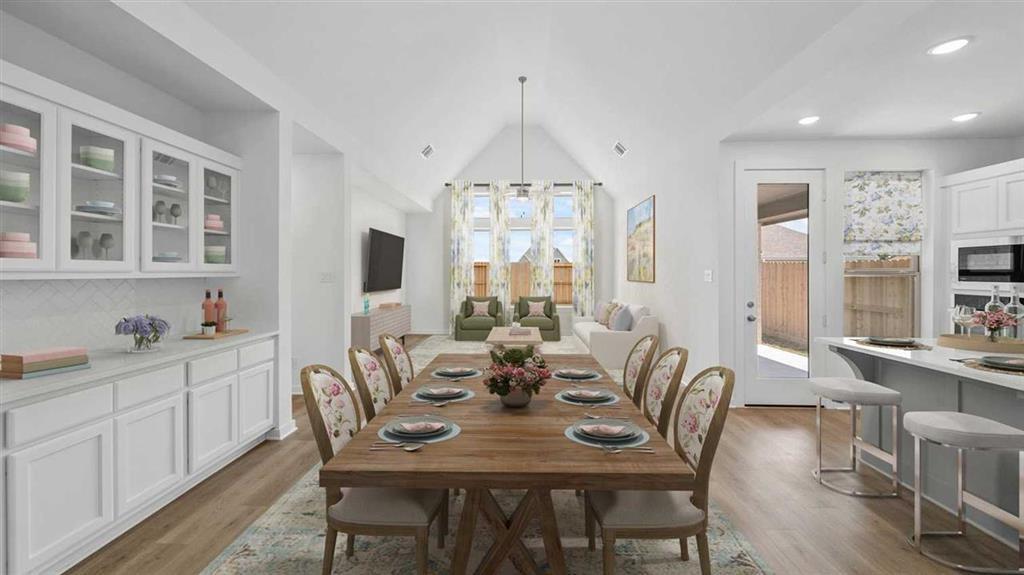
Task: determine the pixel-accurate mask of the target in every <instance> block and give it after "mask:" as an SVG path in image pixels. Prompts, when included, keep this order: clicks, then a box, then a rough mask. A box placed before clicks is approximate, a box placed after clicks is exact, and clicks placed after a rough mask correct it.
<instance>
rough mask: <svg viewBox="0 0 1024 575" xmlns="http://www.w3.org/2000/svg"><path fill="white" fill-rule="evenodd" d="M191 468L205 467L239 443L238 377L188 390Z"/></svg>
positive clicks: (189, 458)
mask: <svg viewBox="0 0 1024 575" xmlns="http://www.w3.org/2000/svg"><path fill="white" fill-rule="evenodd" d="M188 404H189V410H188V428H189V442H188V467H189V470H190V471H193V472H195V471H197V470H199V469H202V468H203V466H205V465H207V464H208V463H210V462H211V461H214V460H215V459H217V457H218V456H220V455H223V454H224V453H227V452H228V451H231V448H233V447H234V446H235V444H237V443H238V376H237V375H232V376H229V377H225V378H223V379H219V380H217V381H214V382H213V383H208V384H206V385H203V386H201V387H199V388H198V389H194V390H192V391H190V392H189V397H188Z"/></svg>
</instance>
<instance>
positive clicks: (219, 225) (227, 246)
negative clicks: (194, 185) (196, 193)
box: [200, 160, 240, 272]
mask: <svg viewBox="0 0 1024 575" xmlns="http://www.w3.org/2000/svg"><path fill="white" fill-rule="evenodd" d="M201 177H202V186H203V203H202V206H203V218H202V220H203V221H202V225H203V234H202V237H203V242H202V253H201V254H200V255H201V257H202V260H201V261H202V269H204V270H207V271H218V272H226V271H236V270H237V269H238V224H239V220H238V204H239V197H240V196H239V189H238V187H239V178H238V170H234V169H232V168H229V167H227V166H224V165H221V164H218V163H216V162H211V161H206V160H204V161H203V162H202V170H201Z"/></svg>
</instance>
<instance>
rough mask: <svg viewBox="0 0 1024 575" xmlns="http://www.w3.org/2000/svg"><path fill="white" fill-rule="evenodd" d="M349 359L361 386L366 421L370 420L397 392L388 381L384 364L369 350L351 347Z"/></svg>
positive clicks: (357, 381) (360, 393)
mask: <svg viewBox="0 0 1024 575" xmlns="http://www.w3.org/2000/svg"><path fill="white" fill-rule="evenodd" d="M348 360H349V363H350V364H351V365H352V375H353V376H355V378H356V386H357V387H358V388H359V397H360V398H361V399H362V401H363V413H365V414H366V421H370V420H372V419H373V418H374V417H376V416H377V413H378V412H379V411H380V410H382V409H384V406H385V405H387V404H388V403H389V402H390V401H391V398H393V397H394V396H395V394H394V392H393V391H392V388H391V384H390V383H389V382H388V376H387V373H386V372H385V371H384V365H383V364H382V363H381V361H380V360H379V359H377V356H375V355H373V353H371V352H370V351H369V350H366V349H363V348H361V347H350V348H348Z"/></svg>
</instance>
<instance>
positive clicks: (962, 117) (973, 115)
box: [953, 112, 981, 122]
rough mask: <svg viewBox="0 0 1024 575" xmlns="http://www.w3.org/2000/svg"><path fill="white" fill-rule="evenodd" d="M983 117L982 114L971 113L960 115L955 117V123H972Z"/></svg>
mask: <svg viewBox="0 0 1024 575" xmlns="http://www.w3.org/2000/svg"><path fill="white" fill-rule="evenodd" d="M980 115H981V112H969V113H967V114H960V115H959V116H953V121H954V122H970V121H971V120H973V119H975V118H977V117H978V116H980Z"/></svg>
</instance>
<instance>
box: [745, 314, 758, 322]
mask: <svg viewBox="0 0 1024 575" xmlns="http://www.w3.org/2000/svg"><path fill="white" fill-rule="evenodd" d="M747 321H757V316H756V315H748V316H747Z"/></svg>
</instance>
